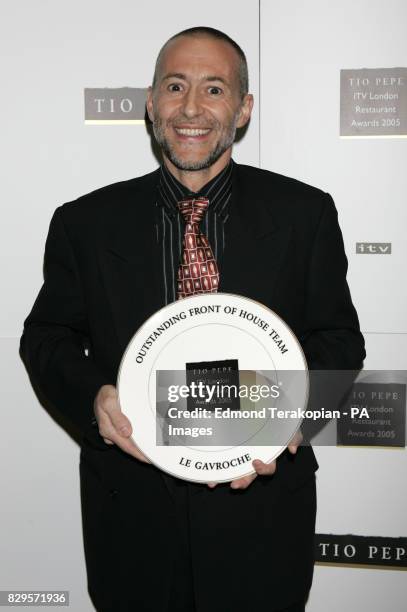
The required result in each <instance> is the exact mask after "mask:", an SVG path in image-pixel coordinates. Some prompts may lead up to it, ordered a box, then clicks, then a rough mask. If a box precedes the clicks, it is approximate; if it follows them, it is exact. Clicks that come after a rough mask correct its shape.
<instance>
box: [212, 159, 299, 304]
mask: <svg viewBox="0 0 407 612" xmlns="http://www.w3.org/2000/svg"><path fill="white" fill-rule="evenodd" d="M243 168H244V167H243ZM243 168H242V167H241V166H239V165H238V164H236V168H235V175H234V179H233V181H234V182H233V189H232V204H231V210H230V216H229V218H228V220H227V222H226V225H225V252H224V257H223V261H222V263H221V267H220V275H221V278H220V291H222V292H224V293H236V294H238V295H243V296H245V297H249V298H252V299H255V300H258V301H259V302H262V303H263V304H265V305H267V306H270V299H272V295H273V287H274V285H275V283H276V280H277V277H278V273H279V271H280V268H281V264H282V261H283V258H284V255H285V253H286V251H287V247H288V244H289V241H290V238H291V232H292V228H291V226H290V225H284V226H280V225H279V223H278V220H277V219H276V218H275V217H274V216H273V197H274V196H273V194H272V192H271V193H269V192H268V191H267V192H265V191H262V190H261V186H259V184H258V183H256V182H255V181H252V182H251V183H249V182H248V180H247V178H246V180H245V177H244V170H243Z"/></svg>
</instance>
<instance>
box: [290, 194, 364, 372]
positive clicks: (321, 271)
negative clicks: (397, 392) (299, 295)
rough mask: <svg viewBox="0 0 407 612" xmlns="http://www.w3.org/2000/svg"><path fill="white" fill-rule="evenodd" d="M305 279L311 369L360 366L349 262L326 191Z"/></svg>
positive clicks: (306, 339)
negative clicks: (348, 273)
mask: <svg viewBox="0 0 407 612" xmlns="http://www.w3.org/2000/svg"><path fill="white" fill-rule="evenodd" d="M325 200H326V202H325V206H324V207H323V211H322V214H321V216H320V219H319V223H318V228H317V231H316V235H315V240H314V244H313V251H312V256H311V261H310V267H309V278H308V282H307V285H306V286H307V297H306V317H305V322H306V324H305V333H304V334H303V337H302V339H301V340H302V345H303V348H304V352H305V355H306V358H307V361H308V366H309V368H310V369H315V370H316V369H321V370H323V369H331V370H341V369H345V370H346V369H348V370H359V369H360V368H361V367H362V365H363V360H364V358H365V356H366V353H365V344H364V338H363V336H362V334H361V332H360V328H359V320H358V316H357V313H356V310H355V308H354V306H353V304H352V299H351V296H350V291H349V287H348V283H347V281H346V273H347V269H348V262H347V258H346V255H345V249H344V244H343V239H342V233H341V230H340V227H339V223H338V214H337V211H336V208H335V204H334V202H333V200H332V197H331V196H330V195H329V194H325Z"/></svg>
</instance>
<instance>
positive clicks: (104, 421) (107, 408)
mask: <svg viewBox="0 0 407 612" xmlns="http://www.w3.org/2000/svg"><path fill="white" fill-rule="evenodd" d="M93 409H94V412H95V417H96V421H97V424H98V427H99V433H100V435H101V436H102V438H103V440H104V441H105V442H106V444H116V445H117V446H119V447H120V448H121V449H122V450H123V451H124V452H126V453H128V454H129V455H132V456H133V457H135V458H136V459H139V461H144V463H151V462H150V461H149V460H148V459H147V457H145V456H144V455H143V453H142V452H141V451H140V449H139V448H138V447H137V446H136V444H135V443H134V442H133V440H132V439H131V437H130V436H131V434H132V432H133V429H132V426H131V423H130V421H129V419H128V418H127V417H126V416H125V415H124V414H123V413H122V411H121V408H120V404H119V396H118V393H117V390H116V387H114V386H113V385H103V387H100V389H99V391H98V394H97V395H96V397H95V401H94V405H93Z"/></svg>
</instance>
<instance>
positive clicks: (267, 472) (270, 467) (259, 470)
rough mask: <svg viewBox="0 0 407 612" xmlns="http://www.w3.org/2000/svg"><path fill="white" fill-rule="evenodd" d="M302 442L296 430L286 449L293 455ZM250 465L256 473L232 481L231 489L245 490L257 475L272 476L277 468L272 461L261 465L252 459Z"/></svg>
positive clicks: (301, 437) (258, 461)
mask: <svg viewBox="0 0 407 612" xmlns="http://www.w3.org/2000/svg"><path fill="white" fill-rule="evenodd" d="M302 440H303V436H302V433H301V431H300V430H298V431H297V432H296V433H295V434H294V436H293V437H292V438H291V440H290V443H289V444H288V447H287V448H288V450H289V452H290V453H292V454H293V455H295V453H296V452H297V449H298V447H299V446H300V444H301V442H302ZM252 465H253V467H254V469H255V470H256V473H255V474H250V476H244V477H243V478H238V479H237V480H232V482H231V483H230V487H231V489H247V487H248V486H249V485H250V484H251V483H252V482H253V480H254V479H255V478H257V475H258V474H259V475H260V476H271V475H272V474H274V472H275V471H276V468H277V463H276V461H272V462H271V463H263V461H260V459H254V461H253V462H252ZM216 484H217V483H216V482H209V483H208V487H209V488H211V489H214V488H215V487H216Z"/></svg>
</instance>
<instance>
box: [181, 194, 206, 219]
mask: <svg viewBox="0 0 407 612" xmlns="http://www.w3.org/2000/svg"><path fill="white" fill-rule="evenodd" d="M177 206H178V210H179V211H180V213H181V215H182V216H183V218H184V219H185V222H186V223H191V224H192V223H200V222H201V221H202V219H203V216H204V214H205V213H206V211H207V209H208V206H209V200H208V198H193V199H190V200H181V202H178V203H177Z"/></svg>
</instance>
